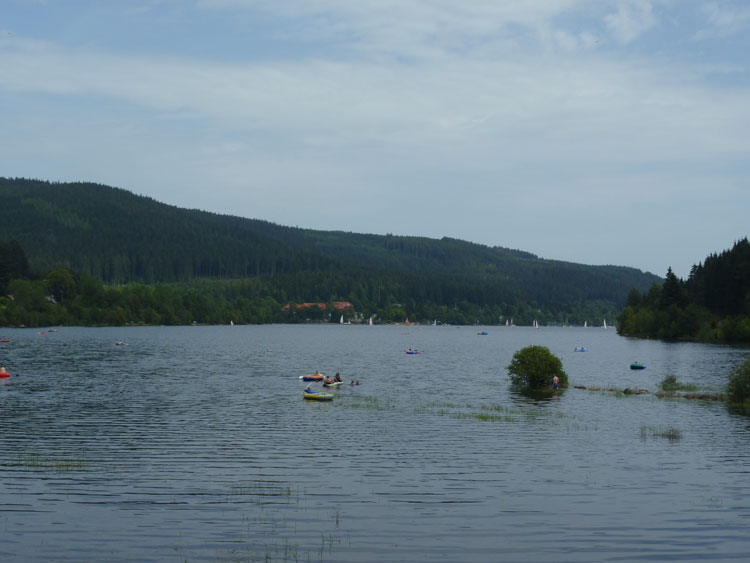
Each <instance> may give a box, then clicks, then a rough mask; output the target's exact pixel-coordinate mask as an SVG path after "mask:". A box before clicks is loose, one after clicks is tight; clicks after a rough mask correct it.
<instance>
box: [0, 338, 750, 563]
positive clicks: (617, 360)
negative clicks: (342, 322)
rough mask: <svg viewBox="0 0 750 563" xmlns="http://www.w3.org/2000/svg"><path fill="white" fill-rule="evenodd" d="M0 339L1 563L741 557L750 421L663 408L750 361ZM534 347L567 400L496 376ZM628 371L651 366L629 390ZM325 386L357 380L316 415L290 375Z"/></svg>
mask: <svg viewBox="0 0 750 563" xmlns="http://www.w3.org/2000/svg"><path fill="white" fill-rule="evenodd" d="M482 329H486V330H487V332H488V334H487V335H486V336H480V335H478V334H477V332H478V331H479V330H482ZM0 336H10V337H11V338H12V342H11V343H10V344H0V363H4V364H5V365H6V367H7V368H8V371H10V372H11V374H12V377H11V378H10V379H6V380H0V423H1V424H2V434H0V561H6V562H7V561H12V562H15V561H24V562H26V561H76V562H78V561H134V560H137V561H180V562H183V561H188V562H193V561H353V562H357V561H472V562H474V561H477V562H483V561H487V562H490V561H618V560H620V561H621V560H626V561H633V560H659V561H663V560H676V561H688V560H710V561H717V560H719V561H720V560H733V559H746V558H747V556H748V553H750V439H749V438H750V418H748V417H745V416H742V415H739V414H735V413H732V412H730V411H729V410H728V409H727V408H726V406H725V405H724V404H722V403H720V402H704V401H693V400H686V399H664V398H657V397H655V396H654V394H653V393H654V392H655V391H657V390H658V386H659V382H660V381H661V380H662V379H663V378H664V377H665V376H666V375H675V376H676V377H677V379H678V380H679V381H680V382H683V383H694V384H696V385H698V386H699V387H700V390H701V391H707V392H721V391H722V390H723V387H724V385H725V384H726V380H727V374H728V373H729V371H731V369H732V368H733V367H734V366H735V365H736V364H737V363H739V361H740V360H741V359H742V358H743V357H744V355H745V354H747V353H748V352H750V350H748V349H747V348H744V349H742V348H732V347H725V346H712V345H701V344H685V343H663V342H658V341H648V340H630V339H626V338H622V337H619V336H617V335H616V333H615V331H614V330H603V329H601V328H588V329H583V328H546V327H545V328H542V329H539V330H534V329H531V328H524V327H510V328H508V327H460V328H458V327H432V326H425V327H418V326H417V327H415V326H411V327H404V326H401V327H399V326H387V327H385V326H383V327H380V326H375V327H369V326H260V327H258V326H234V327H178V328H175V327H138V328H135V327H133V328H65V327H63V328H59V329H58V331H57V332H53V333H49V332H48V333H47V334H41V333H40V331H38V330H29V329H27V330H9V329H5V330H0ZM117 339H121V340H123V341H124V342H125V343H126V344H125V345H122V346H116V345H115V341H116V340H117ZM529 344H542V345H544V346H547V347H549V348H550V350H551V351H552V352H553V353H555V354H556V355H558V356H559V357H560V358H561V359H562V360H563V364H564V367H565V369H566V371H567V372H568V375H569V377H570V383H571V388H569V389H568V390H566V391H564V392H563V393H560V394H559V395H558V396H556V397H553V398H551V399H549V400H533V399H530V398H526V397H524V396H522V395H519V394H516V393H514V392H512V390H511V388H510V386H509V381H508V377H507V374H506V371H505V366H507V365H508V363H509V362H510V359H511V356H512V355H513V353H514V352H515V351H516V350H518V349H520V348H522V347H523V346H526V345H529ZM576 346H585V347H586V348H587V350H588V351H587V352H585V353H580V352H578V353H577V352H574V349H575V347H576ZM408 348H417V349H419V350H420V351H421V352H422V353H421V354H419V355H407V354H405V350H406V349H408ZM636 360H638V361H641V362H643V363H644V364H646V366H647V368H646V369H645V370H644V371H631V370H630V369H629V365H630V363H631V362H633V361H636ZM315 369H319V370H320V371H321V372H323V373H326V374H334V373H335V372H336V371H339V372H341V374H342V376H343V379H344V380H345V381H346V382H347V384H346V385H344V386H343V387H342V388H340V389H337V390H335V391H334V393H335V399H334V400H333V402H331V403H312V402H308V401H303V399H302V389H303V387H304V384H303V383H302V382H301V381H300V376H301V375H303V374H305V373H309V372H312V371H314V370H315ZM351 380H358V381H359V382H360V385H358V386H350V385H348V382H349V381H351ZM573 385H585V386H588V387H591V386H600V387H609V386H614V387H618V388H621V389H622V388H626V387H637V388H644V389H648V390H649V391H651V393H650V394H648V395H638V396H624V395H622V394H617V393H612V392H606V391H591V390H588V389H587V390H583V389H575V388H573V387H572V386H573ZM670 429H671V430H673V431H674V430H677V431H679V433H680V434H681V437H680V438H679V439H672V440H670V439H668V438H666V437H664V436H663V434H664V433H665V432H666V431H667V430H670Z"/></svg>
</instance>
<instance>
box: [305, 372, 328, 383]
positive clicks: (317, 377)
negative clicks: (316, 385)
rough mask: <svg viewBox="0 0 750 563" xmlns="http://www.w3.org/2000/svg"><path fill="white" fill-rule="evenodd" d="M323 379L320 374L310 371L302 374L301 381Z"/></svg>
mask: <svg viewBox="0 0 750 563" xmlns="http://www.w3.org/2000/svg"><path fill="white" fill-rule="evenodd" d="M323 379H324V377H323V376H322V375H321V374H317V375H315V374H314V373H310V374H308V375H303V376H302V381H323Z"/></svg>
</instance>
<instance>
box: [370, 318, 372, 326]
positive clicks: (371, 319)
mask: <svg viewBox="0 0 750 563" xmlns="http://www.w3.org/2000/svg"><path fill="white" fill-rule="evenodd" d="M370 326H372V317H370Z"/></svg>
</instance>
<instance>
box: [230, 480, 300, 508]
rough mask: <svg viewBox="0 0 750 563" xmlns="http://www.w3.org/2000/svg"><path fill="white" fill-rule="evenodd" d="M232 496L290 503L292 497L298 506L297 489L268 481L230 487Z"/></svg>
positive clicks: (250, 482)
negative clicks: (284, 500)
mask: <svg viewBox="0 0 750 563" xmlns="http://www.w3.org/2000/svg"><path fill="white" fill-rule="evenodd" d="M231 494H232V495H234V496H249V497H257V498H265V497H269V498H279V499H286V501H287V502H291V499H292V497H293V496H295V497H296V499H297V503H298V504H299V489H298V488H297V487H293V486H292V485H291V484H289V483H275V482H270V481H247V482H242V483H240V484H239V485H234V486H233V487H232V492H231Z"/></svg>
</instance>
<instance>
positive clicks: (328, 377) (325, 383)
mask: <svg viewBox="0 0 750 563" xmlns="http://www.w3.org/2000/svg"><path fill="white" fill-rule="evenodd" d="M331 383H333V378H332V377H331V376H330V375H326V378H325V379H324V380H323V385H330V384H331Z"/></svg>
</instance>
